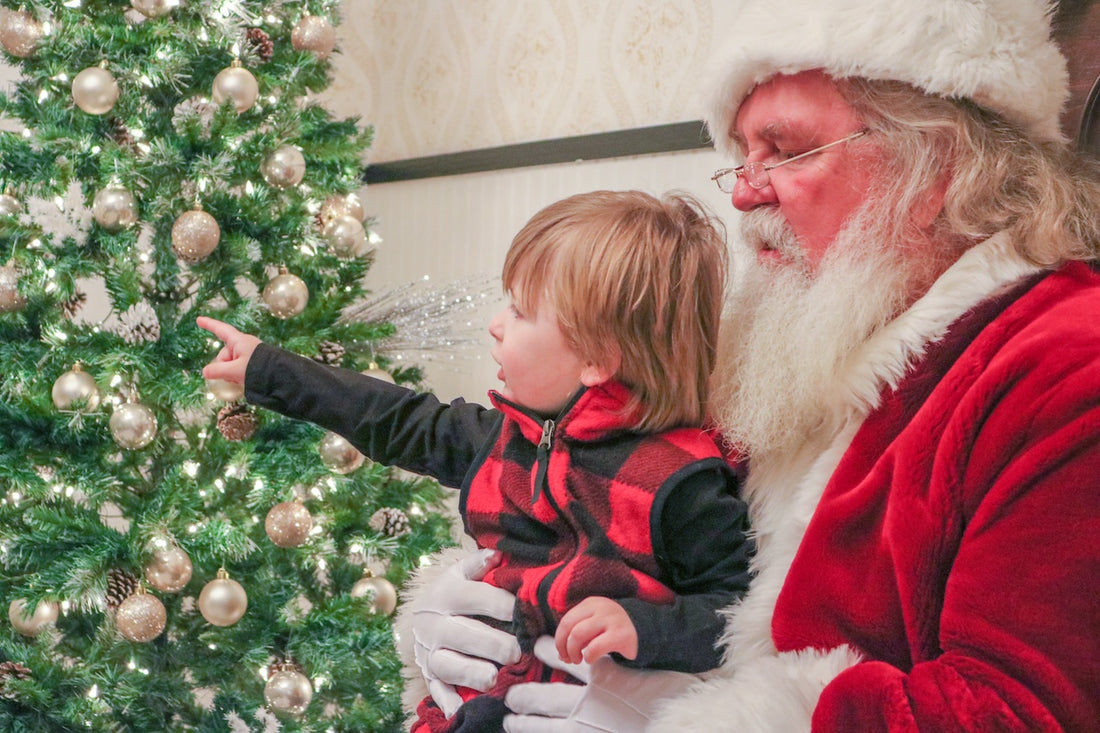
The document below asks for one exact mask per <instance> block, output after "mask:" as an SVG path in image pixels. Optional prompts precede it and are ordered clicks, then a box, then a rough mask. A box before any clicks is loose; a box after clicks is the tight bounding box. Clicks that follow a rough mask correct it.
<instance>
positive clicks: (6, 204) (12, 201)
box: [0, 193, 23, 216]
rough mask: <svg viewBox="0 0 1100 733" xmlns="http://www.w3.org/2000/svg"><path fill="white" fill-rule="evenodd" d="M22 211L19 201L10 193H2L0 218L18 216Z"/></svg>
mask: <svg viewBox="0 0 1100 733" xmlns="http://www.w3.org/2000/svg"><path fill="white" fill-rule="evenodd" d="M22 210H23V206H22V204H20V203H19V199H17V198H15V197H14V196H12V195H11V194H10V193H0V216H16V215H17V214H18V213H19V212H20V211H22Z"/></svg>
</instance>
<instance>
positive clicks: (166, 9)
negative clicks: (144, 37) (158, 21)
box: [130, 0, 179, 18]
mask: <svg viewBox="0 0 1100 733" xmlns="http://www.w3.org/2000/svg"><path fill="white" fill-rule="evenodd" d="M130 5H132V6H133V7H134V10H136V11H138V12H139V13H141V14H142V15H144V16H145V17H146V18H159V17H161V16H162V15H168V13H171V12H172V11H173V10H175V9H176V8H177V7H179V0H130Z"/></svg>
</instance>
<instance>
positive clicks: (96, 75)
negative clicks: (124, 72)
mask: <svg viewBox="0 0 1100 733" xmlns="http://www.w3.org/2000/svg"><path fill="white" fill-rule="evenodd" d="M73 101H74V102H76V106H77V107H80V109H82V110H84V111H85V112H87V113H88V114H90V115H101V114H105V113H107V112H110V111H111V109H112V108H113V107H114V106H115V102H117V101H118V82H116V81H115V77H114V76H112V75H111V72H109V71H107V70H106V69H104V68H103V67H101V66H89V67H88V68H87V69H84V71H82V72H80V73H79V74H77V75H76V78H75V79H73Z"/></svg>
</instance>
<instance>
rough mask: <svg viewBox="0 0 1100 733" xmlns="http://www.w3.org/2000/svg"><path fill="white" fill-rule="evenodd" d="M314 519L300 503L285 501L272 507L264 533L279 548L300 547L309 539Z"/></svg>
mask: <svg viewBox="0 0 1100 733" xmlns="http://www.w3.org/2000/svg"><path fill="white" fill-rule="evenodd" d="M311 529H313V517H312V516H311V515H310V513H309V510H308V509H306V508H305V506H304V505H303V504H302V503H301V502H300V501H284V502H282V503H281V504H276V505H275V506H273V507H271V510H270V511H268V513H267V518H266V519H265V520H264V531H266V532H267V536H268V537H269V538H270V539H271V541H272V542H274V543H275V544H276V545H278V546H279V547H299V546H301V545H302V544H304V543H305V541H306V540H307V539H309V531H310V530H311Z"/></svg>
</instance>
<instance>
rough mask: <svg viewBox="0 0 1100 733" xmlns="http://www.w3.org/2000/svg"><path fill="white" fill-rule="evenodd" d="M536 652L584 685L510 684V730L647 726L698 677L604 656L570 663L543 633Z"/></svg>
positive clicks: (548, 732)
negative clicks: (665, 702)
mask: <svg viewBox="0 0 1100 733" xmlns="http://www.w3.org/2000/svg"><path fill="white" fill-rule="evenodd" d="M535 656H536V657H538V658H539V659H541V660H542V661H543V662H544V663H546V664H548V665H549V666H551V667H554V668H555V669H560V670H563V671H565V672H568V673H570V674H571V675H573V676H574V677H576V678H577V679H580V680H583V681H584V682H585V683H586V684H585V685H583V686H582V685H571V684H569V683H567V682H526V683H524V684H520V685H516V686H514V687H512V688H510V689H509V690H508V692H507V694H506V695H505V698H504V703H505V704H506V705H507V706H508V709H509V710H511V711H512V714H511V715H507V716H505V718H504V730H505V733H579V732H584V733H594V732H595V731H599V732H600V733H637V732H638V731H642V730H645V727H646V725H647V724H648V723H649V720H650V718H651V717H652V715H653V713H654V712H655V710H656V708H657V705H658V703H659V702H660V701H661V700H662V699H665V698H669V697H672V696H674V695H678V694H680V693H682V692H683V691H685V690H686V689H687V688H688V687H690V686H691V685H692V684H693V683H695V682H698V681H699V678H698V677H696V676H695V675H691V674H685V673H683V672H668V671H665V670H640V669H630V668H629V667H623V666H621V665H619V664H616V663H615V662H614V661H613V660H612V659H611V657H608V656H604V657H600V658H599V659H597V660H596V661H595V662H593V663H592V664H587V663H583V662H582V663H581V664H566V663H565V662H563V661H561V659H560V658H559V657H558V652H557V648H556V647H555V645H554V639H553V637H550V636H543V637H540V638H539V639H538V640H537V641H536V642H535Z"/></svg>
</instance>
